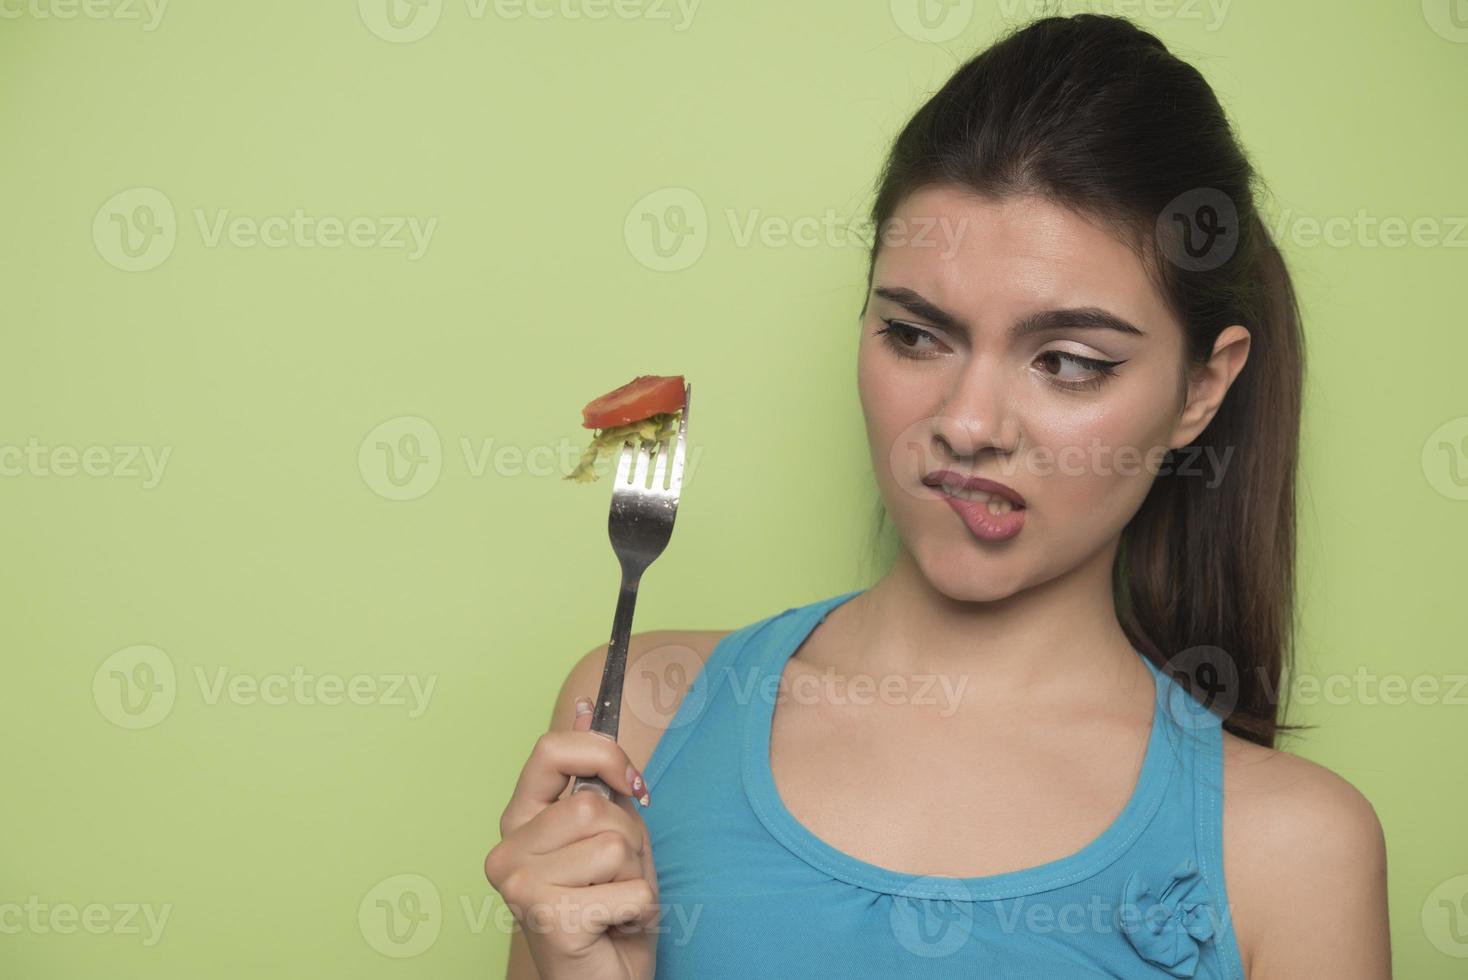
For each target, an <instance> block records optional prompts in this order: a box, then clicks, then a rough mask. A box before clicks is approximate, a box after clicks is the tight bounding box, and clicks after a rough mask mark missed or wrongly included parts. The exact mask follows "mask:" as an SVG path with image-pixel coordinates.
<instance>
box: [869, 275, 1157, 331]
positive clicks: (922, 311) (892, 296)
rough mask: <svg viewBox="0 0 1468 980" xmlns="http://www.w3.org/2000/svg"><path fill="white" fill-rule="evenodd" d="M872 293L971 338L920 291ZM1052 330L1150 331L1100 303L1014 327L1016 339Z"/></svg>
mask: <svg viewBox="0 0 1468 980" xmlns="http://www.w3.org/2000/svg"><path fill="white" fill-rule="evenodd" d="M872 292H873V293H874V294H875V295H877V296H880V297H882V298H883V299H888V300H891V301H892V302H894V303H896V304H898V305H899V306H901V307H903V308H904V309H906V310H907V311H908V312H910V313H912V314H914V315H916V316H920V317H922V318H923V319H925V320H929V321H931V322H933V323H934V324H937V325H938V326H939V327H942V328H943V329H945V330H950V331H952V332H954V333H957V334H961V335H962V336H964V337H968V336H969V334H970V330H969V325H968V323H967V322H966V321H965V320H964V319H963V318H962V317H960V316H958V315H956V314H953V313H949V312H948V311H947V310H945V309H942V308H941V307H939V306H938V305H937V304H935V303H932V302H930V301H928V300H927V299H925V298H923V296H922V295H921V294H919V293H916V292H914V291H913V290H911V289H908V288H906V287H904V286H877V287H876V288H874V289H873V290H872ZM1052 330H1115V331H1117V332H1118V333H1124V334H1130V335H1132V336H1134V337H1145V336H1146V334H1145V333H1144V332H1143V331H1142V330H1140V329H1138V328H1137V327H1136V326H1134V325H1133V324H1131V323H1130V322H1128V321H1127V320H1124V319H1122V318H1121V317H1119V316H1117V315H1116V314H1114V313H1111V312H1108V311H1107V310H1103V309H1101V308H1100V307H1099V306H1081V307H1074V308H1069V309H1062V310H1042V311H1040V312H1039V313H1031V314H1030V315H1029V316H1027V317H1025V318H1024V319H1023V320H1020V321H1019V322H1018V323H1016V324H1015V325H1014V326H1013V327H1011V328H1010V331H1009V332H1010V335H1011V336H1012V337H1014V338H1019V337H1024V336H1027V335H1029V334H1034V333H1043V332H1045V331H1052Z"/></svg>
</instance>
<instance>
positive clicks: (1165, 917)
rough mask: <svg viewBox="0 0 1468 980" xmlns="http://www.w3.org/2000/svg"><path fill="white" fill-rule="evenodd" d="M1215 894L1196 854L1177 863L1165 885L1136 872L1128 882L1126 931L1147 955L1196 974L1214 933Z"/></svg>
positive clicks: (1123, 915)
mask: <svg viewBox="0 0 1468 980" xmlns="http://www.w3.org/2000/svg"><path fill="white" fill-rule="evenodd" d="M1210 897H1211V896H1210V895H1209V894H1208V889H1207V886H1206V885H1205V884H1204V882H1203V876H1202V874H1201V873H1200V872H1199V871H1198V866H1197V865H1196V864H1195V863H1194V862H1193V859H1192V858H1187V859H1185V860H1184V861H1183V862H1182V863H1181V864H1179V865H1178V866H1177V867H1176V868H1174V869H1173V871H1172V874H1171V876H1170V877H1169V878H1168V880H1167V882H1166V883H1164V884H1163V885H1162V887H1161V888H1157V887H1154V886H1153V885H1152V883H1150V882H1148V881H1147V880H1146V879H1145V878H1144V877H1143V876H1142V873H1141V872H1140V871H1133V872H1132V873H1131V874H1130V875H1128V876H1127V880H1126V884H1125V885H1123V886H1122V893H1121V908H1120V910H1119V913H1120V914H1119V919H1120V925H1121V930H1122V932H1123V933H1125V934H1126V937H1127V941H1128V942H1130V943H1131V944H1132V948H1133V949H1135V950H1136V951H1137V953H1138V954H1140V955H1141V957H1142V959H1144V960H1146V961H1147V962H1148V963H1155V964H1156V965H1157V966H1160V967H1162V968H1163V969H1164V970H1166V971H1167V972H1168V973H1170V974H1172V975H1173V976H1175V977H1191V976H1192V975H1193V974H1194V973H1196V972H1197V970H1198V957H1199V952H1200V951H1199V947H1200V946H1201V944H1203V943H1206V942H1208V941H1209V940H1210V939H1212V938H1213V933H1214V911H1213V906H1212V904H1210V902H1209V899H1210Z"/></svg>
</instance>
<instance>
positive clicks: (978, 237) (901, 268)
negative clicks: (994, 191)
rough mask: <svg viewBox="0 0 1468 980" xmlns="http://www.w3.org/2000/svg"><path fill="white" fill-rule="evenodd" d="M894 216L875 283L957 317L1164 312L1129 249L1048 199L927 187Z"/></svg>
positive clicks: (1150, 316) (1149, 315) (1153, 316)
mask: <svg viewBox="0 0 1468 980" xmlns="http://www.w3.org/2000/svg"><path fill="white" fill-rule="evenodd" d="M892 217H893V219H894V220H893V221H892V222H889V224H888V226H887V227H886V230H885V231H884V233H883V237H882V238H881V241H880V246H881V247H880V248H879V249H878V252H877V257H876V264H875V269H874V273H875V274H874V276H873V286H874V287H876V286H889V287H891V286H901V287H905V288H908V289H912V290H914V291H916V292H918V293H920V294H922V295H923V296H924V298H926V299H928V300H929V301H930V302H933V303H935V304H937V305H938V306H941V307H943V308H944V309H945V310H949V311H950V312H953V313H959V314H962V313H964V312H968V313H971V314H978V313H981V312H987V313H994V312H997V311H1001V310H1009V311H1018V310H1023V311H1028V310H1030V309H1032V308H1044V307H1067V306H1069V307H1073V306H1100V307H1103V308H1107V309H1112V310H1113V311H1114V312H1116V313H1118V314H1119V315H1123V316H1126V317H1127V318H1128V319H1131V318H1137V319H1140V320H1147V321H1152V322H1162V321H1161V320H1158V318H1159V317H1160V318H1163V319H1164V320H1165V319H1166V318H1167V316H1168V314H1167V310H1166V307H1165V305H1164V303H1163V300H1162V297H1161V295H1160V294H1159V293H1158V291H1157V289H1156V286H1155V284H1154V283H1153V282H1152V280H1151V279H1150V278H1149V276H1148V272H1147V267H1146V266H1145V265H1144V263H1143V261H1142V259H1141V257H1140V256H1138V255H1137V253H1136V252H1135V251H1133V250H1132V249H1131V248H1130V247H1128V245H1127V244H1126V243H1125V242H1123V241H1121V240H1120V239H1119V238H1117V237H1116V236H1115V235H1114V234H1112V233H1110V232H1108V231H1107V230H1105V229H1104V228H1103V227H1101V225H1100V223H1099V222H1096V221H1093V220H1090V219H1089V218H1087V217H1085V216H1083V215H1081V214H1079V213H1077V212H1076V211H1074V210H1072V209H1069V208H1066V207H1063V206H1061V205H1058V204H1056V203H1054V202H1052V201H1050V200H1048V199H1046V198H1042V197H1038V196H1034V195H1024V196H1011V197H1006V198H999V199H995V198H990V197H984V196H980V195H977V194H973V193H970V192H966V191H963V190H961V189H956V188H948V187H934V188H925V189H923V190H920V191H917V192H915V193H914V194H912V195H910V196H909V198H908V199H907V200H905V201H904V202H902V204H901V205H900V206H899V207H898V208H897V210H896V211H895V212H894V213H893V216H892ZM924 229H928V231H927V234H926V236H924V235H923V230H924Z"/></svg>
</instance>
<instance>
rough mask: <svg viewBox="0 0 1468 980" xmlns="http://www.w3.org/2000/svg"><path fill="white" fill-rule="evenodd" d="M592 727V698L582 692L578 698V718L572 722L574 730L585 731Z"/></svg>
mask: <svg viewBox="0 0 1468 980" xmlns="http://www.w3.org/2000/svg"><path fill="white" fill-rule="evenodd" d="M590 728H591V698H589V697H587V696H586V695H584V694H582V695H579V696H578V697H577V698H576V720H575V721H573V722H572V723H571V730H572V731H573V732H584V731H587V730H588V729H590Z"/></svg>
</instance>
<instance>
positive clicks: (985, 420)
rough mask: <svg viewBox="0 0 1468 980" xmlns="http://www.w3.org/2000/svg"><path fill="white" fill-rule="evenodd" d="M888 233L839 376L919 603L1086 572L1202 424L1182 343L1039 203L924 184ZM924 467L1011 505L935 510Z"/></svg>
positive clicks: (1113, 246) (1056, 212) (1068, 224)
mask: <svg viewBox="0 0 1468 980" xmlns="http://www.w3.org/2000/svg"><path fill="white" fill-rule="evenodd" d="M893 217H894V220H893V222H891V224H890V226H889V228H888V229H886V231H885V233H884V234H883V237H882V239H881V244H880V249H879V251H878V254H877V259H876V264H875V269H874V272H873V282H872V291H871V294H870V296H869V297H868V302H867V310H866V313H865V315H864V317H863V320H862V337H861V343H860V347H859V350H858V359H857V375H858V388H859V393H860V398H861V405H862V412H863V415H864V416H865V419H866V427H867V436H868V440H869V443H870V447H871V452H872V463H873V470H874V472H875V474H876V477H877V482H878V485H879V488H880V490H881V493H882V497H883V500H884V501H885V504H886V507H887V513H888V514H889V516H890V517H891V519H892V521H893V523H894V524H895V525H896V527H897V529H898V532H899V533H900V535H901V537H902V540H903V543H904V546H905V548H906V549H907V551H908V552H909V553H911V554H912V556H913V558H914V560H915V561H916V562H917V564H918V566H919V567H920V568H921V569H922V570H923V573H924V575H925V576H926V577H927V578H928V580H929V581H930V582H932V583H933V584H934V585H935V587H937V588H938V589H939V590H940V591H941V592H943V593H944V594H946V595H948V596H951V597H953V598H955V599H960V600H968V601H984V600H993V599H999V598H1003V597H1004V596H1007V595H1010V594H1012V593H1014V592H1018V591H1020V590H1021V589H1024V588H1026V587H1028V586H1032V585H1036V584H1038V583H1041V582H1044V581H1047V580H1049V579H1051V578H1054V577H1056V576H1058V575H1060V574H1062V573H1064V572H1066V571H1068V570H1070V569H1072V568H1074V567H1076V566H1077V565H1080V564H1082V563H1083V562H1085V561H1087V560H1088V559H1090V558H1093V557H1095V556H1097V554H1098V553H1099V552H1100V551H1101V550H1102V549H1104V548H1106V547H1107V546H1108V545H1109V544H1111V543H1112V542H1113V541H1114V540H1115V539H1116V538H1117V537H1118V535H1119V534H1120V533H1121V530H1122V528H1123V527H1124V526H1125V525H1126V523H1127V522H1128V521H1129V520H1130V519H1131V517H1132V515H1133V514H1134V513H1135V512H1136V511H1137V509H1138V507H1139V506H1140V505H1141V503H1142V500H1143V498H1144V497H1145V496H1146V495H1147V491H1148V488H1149V487H1150V486H1151V483H1152V480H1153V477H1154V474H1155V472H1156V470H1157V468H1158V467H1159V466H1160V465H1161V457H1162V454H1163V453H1164V452H1165V451H1166V449H1167V448H1168V447H1171V446H1180V445H1184V444H1186V443H1187V442H1188V441H1190V440H1191V439H1192V438H1193V436H1195V435H1196V434H1197V432H1199V431H1201V430H1202V427H1203V425H1205V424H1206V422H1207V418H1203V419H1201V420H1199V419H1196V418H1192V417H1191V416H1192V412H1191V411H1190V412H1189V413H1187V414H1186V415H1185V413H1184V406H1185V402H1186V401H1187V399H1188V395H1189V390H1188V385H1187V383H1186V381H1185V378H1186V372H1185V367H1184V338H1183V332H1182V328H1181V326H1180V324H1179V323H1178V322H1177V321H1176V319H1175V318H1174V317H1173V316H1172V315H1171V313H1170V312H1169V311H1168V310H1167V309H1166V307H1165V305H1164V302H1163V300H1162V297H1161V295H1160V294H1159V293H1158V291H1157V289H1156V287H1155V286H1154V285H1153V284H1152V282H1151V281H1150V280H1149V278H1148V276H1147V273H1146V270H1145V268H1144V267H1143V265H1142V262H1141V260H1140V259H1139V258H1138V257H1137V255H1136V254H1135V253H1133V252H1132V251H1131V250H1130V249H1129V248H1127V246H1126V245H1124V244H1123V243H1122V242H1121V241H1119V240H1117V239H1116V238H1114V237H1113V236H1112V235H1110V234H1108V233H1107V232H1105V231H1103V230H1102V229H1101V228H1099V227H1098V226H1097V225H1095V224H1092V223H1091V222H1090V221H1088V220H1086V219H1085V218H1082V217H1081V216H1079V215H1078V214H1075V213H1074V212H1072V211H1069V210H1067V209H1064V208H1062V207H1060V206H1059V205H1056V204H1053V203H1051V202H1049V201H1047V200H1044V199H1041V198H1037V197H1031V196H1018V197H1009V198H1005V199H1003V200H994V199H989V198H984V197H979V196H975V195H973V194H971V193H969V192H965V191H962V190H959V189H955V188H949V187H931V188H926V189H923V190H920V191H918V192H915V193H914V194H912V195H910V196H909V197H908V199H907V200H906V202H905V203H904V204H903V205H902V206H901V207H900V208H899V209H898V211H897V212H896V214H895V215H894V216H893ZM1229 329H1230V330H1231V331H1232V330H1242V328H1234V327H1231V328H1229ZM1246 346H1247V345H1245V347H1246ZM1241 364H1242V362H1241V361H1240V366H1241ZM1235 370H1236V368H1235ZM1229 380H1231V376H1230V378H1229ZM1224 387H1227V383H1226V382H1225V383H1224ZM1219 397H1221V394H1220V395H1219ZM1205 414H1206V415H1207V416H1208V417H1211V415H1212V412H1211V411H1206V412H1205ZM942 470H947V471H949V472H950V473H952V474H955V475H956V477H959V478H968V477H982V478H986V479H988V480H992V481H996V482H998V483H1000V484H1003V485H1004V487H1007V488H1008V489H1009V490H1011V491H1013V492H1014V493H1015V494H1017V495H1018V497H1019V498H1020V500H1021V501H1022V503H1023V506H1022V508H1018V509H1010V507H1009V505H1006V504H1002V503H994V504H990V503H988V502H987V500H986V499H983V498H981V499H979V500H977V501H969V502H965V501H953V500H951V498H950V497H949V496H948V495H946V494H945V493H943V492H942V491H940V490H938V489H936V488H935V487H932V486H929V485H926V484H925V482H924V478H925V477H931V475H932V474H934V473H936V472H938V471H942ZM965 511H966V512H967V514H966V515H965V513H964V512H965ZM995 511H998V513H995Z"/></svg>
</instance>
